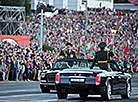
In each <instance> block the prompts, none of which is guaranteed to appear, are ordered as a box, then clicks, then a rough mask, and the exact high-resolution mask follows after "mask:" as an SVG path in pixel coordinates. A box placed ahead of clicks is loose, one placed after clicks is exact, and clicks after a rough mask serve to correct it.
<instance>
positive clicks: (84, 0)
mask: <svg viewBox="0 0 138 102" xmlns="http://www.w3.org/2000/svg"><path fill="white" fill-rule="evenodd" d="M82 4H84V5H85V32H84V35H85V43H84V44H85V46H84V59H86V58H87V55H86V41H87V37H86V35H87V25H88V11H87V0H82Z"/></svg>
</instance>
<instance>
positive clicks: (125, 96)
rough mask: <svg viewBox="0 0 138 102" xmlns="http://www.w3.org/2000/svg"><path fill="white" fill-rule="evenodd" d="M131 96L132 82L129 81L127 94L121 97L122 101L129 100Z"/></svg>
mask: <svg viewBox="0 0 138 102" xmlns="http://www.w3.org/2000/svg"><path fill="white" fill-rule="evenodd" d="M130 95H131V85H130V82H129V81H128V82H127V83H126V89H125V94H124V95H121V97H122V99H129V98H130Z"/></svg>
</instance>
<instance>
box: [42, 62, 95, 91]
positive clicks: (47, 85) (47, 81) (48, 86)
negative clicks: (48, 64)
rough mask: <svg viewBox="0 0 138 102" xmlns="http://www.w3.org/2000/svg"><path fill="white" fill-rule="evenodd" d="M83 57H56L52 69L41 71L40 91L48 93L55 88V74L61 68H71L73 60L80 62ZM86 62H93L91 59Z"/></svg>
mask: <svg viewBox="0 0 138 102" xmlns="http://www.w3.org/2000/svg"><path fill="white" fill-rule="evenodd" d="M82 60H83V59H58V60H57V61H56V62H55V63H54V65H53V66H52V69H50V70H47V71H45V72H42V73H41V78H40V89H41V91H42V93H49V92H50V90H55V78H56V74H57V73H58V72H59V71H62V70H63V69H72V66H73V62H81V61H82ZM88 62H91V63H92V62H93V60H92V59H88Z"/></svg>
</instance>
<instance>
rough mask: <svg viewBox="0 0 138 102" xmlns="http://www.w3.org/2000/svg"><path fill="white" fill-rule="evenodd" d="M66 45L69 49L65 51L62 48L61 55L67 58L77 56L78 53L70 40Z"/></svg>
mask: <svg viewBox="0 0 138 102" xmlns="http://www.w3.org/2000/svg"><path fill="white" fill-rule="evenodd" d="M66 46H67V50H65V51H63V50H61V53H60V55H61V56H64V58H66V59H70V58H76V54H75V52H74V51H73V50H72V44H71V43H69V42H68V43H67V44H66Z"/></svg>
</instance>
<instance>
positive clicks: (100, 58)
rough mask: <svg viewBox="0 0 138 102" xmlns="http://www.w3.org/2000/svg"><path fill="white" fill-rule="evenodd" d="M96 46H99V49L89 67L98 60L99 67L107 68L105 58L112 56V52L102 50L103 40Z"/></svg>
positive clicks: (104, 45) (104, 44) (108, 58)
mask: <svg viewBox="0 0 138 102" xmlns="http://www.w3.org/2000/svg"><path fill="white" fill-rule="evenodd" d="M98 46H99V47H100V49H101V50H100V51H98V52H96V54H95V58H94V61H93V64H92V67H91V68H93V67H94V64H95V62H98V66H99V67H100V68H101V69H103V70H108V66H107V60H110V57H113V56H114V54H113V52H112V51H111V50H110V51H104V48H105V47H106V43H105V42H101V43H100V44H99V45H98Z"/></svg>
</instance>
